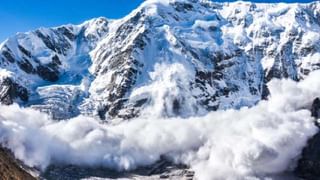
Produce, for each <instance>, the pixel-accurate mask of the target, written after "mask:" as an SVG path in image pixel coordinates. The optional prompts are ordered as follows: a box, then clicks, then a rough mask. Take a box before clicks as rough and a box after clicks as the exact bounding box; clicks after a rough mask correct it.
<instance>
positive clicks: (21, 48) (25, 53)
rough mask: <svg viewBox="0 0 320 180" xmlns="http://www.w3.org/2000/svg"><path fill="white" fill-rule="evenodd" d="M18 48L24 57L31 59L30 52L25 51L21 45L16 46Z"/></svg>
mask: <svg viewBox="0 0 320 180" xmlns="http://www.w3.org/2000/svg"><path fill="white" fill-rule="evenodd" d="M18 48H19V49H20V51H21V52H22V53H23V54H24V55H26V56H27V57H29V58H31V52H30V51H28V50H26V49H25V48H24V47H23V46H21V45H18Z"/></svg>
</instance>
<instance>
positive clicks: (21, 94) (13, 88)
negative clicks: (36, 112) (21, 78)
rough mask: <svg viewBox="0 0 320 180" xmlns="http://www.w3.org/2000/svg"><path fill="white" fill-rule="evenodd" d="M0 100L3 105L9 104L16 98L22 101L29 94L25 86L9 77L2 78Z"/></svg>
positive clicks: (26, 98) (27, 97) (25, 99)
mask: <svg viewBox="0 0 320 180" xmlns="http://www.w3.org/2000/svg"><path fill="white" fill-rule="evenodd" d="M0 92H1V94H0V102H1V103H2V104H5V105H10V104H12V103H13V101H14V100H15V99H16V98H20V99H21V100H22V101H25V102H26V101H28V99H29V95H28V91H27V89H26V88H25V87H22V86H20V85H19V84H17V83H15V82H14V81H13V80H12V79H11V78H4V79H3V80H2V81H0Z"/></svg>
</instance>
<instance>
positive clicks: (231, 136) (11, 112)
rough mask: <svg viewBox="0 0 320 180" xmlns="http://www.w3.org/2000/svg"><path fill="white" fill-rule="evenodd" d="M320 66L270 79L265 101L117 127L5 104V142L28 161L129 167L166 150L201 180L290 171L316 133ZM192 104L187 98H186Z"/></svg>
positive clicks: (0, 132) (1, 129) (0, 127)
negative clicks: (303, 74) (295, 76)
mask: <svg viewBox="0 0 320 180" xmlns="http://www.w3.org/2000/svg"><path fill="white" fill-rule="evenodd" d="M319 76H320V71H315V72H313V73H311V74H310V75H309V76H308V77H307V78H306V79H305V80H303V81H301V82H298V83H297V82H294V81H292V80H288V79H284V80H272V81H271V82H270V83H269V84H268V86H269V89H270V92H271V95H270V97H269V100H268V101H261V102H260V103H259V104H257V105H256V106H254V107H252V108H241V109H240V110H226V111H217V112H211V113H208V114H207V115H205V116H198V117H191V118H187V119H186V118H184V119H181V118H165V119H164V118H152V117H153V116H152V114H153V112H157V111H153V109H150V110H149V111H150V112H149V114H150V116H147V117H139V118H137V119H133V120H131V121H128V122H122V123H119V124H117V125H110V124H109V125H108V124H103V123H101V121H99V120H95V119H92V118H90V117H84V116H79V117H76V118H73V119H70V120H64V121H53V120H51V119H50V118H49V117H48V116H47V115H45V114H42V113H40V112H37V111H35V110H32V109H29V108H20V107H19V106H18V105H12V106H0V112H1V117H0V119H1V121H0V137H1V139H0V141H1V144H2V145H3V146H5V147H7V148H9V149H11V150H12V151H13V152H14V155H15V156H16V157H17V158H18V159H20V160H22V161H23V162H25V163H26V164H27V165H29V166H35V167H40V168H42V169H45V168H46V167H47V166H48V165H49V164H57V163H62V164H76V165H91V166H98V165H99V166H100V165H101V166H105V167H109V168H113V169H117V170H130V169H134V168H136V167H138V166H142V165H148V164H152V163H154V162H155V161H156V160H158V159H159V158H160V156H161V155H165V156H166V157H167V158H169V159H171V160H172V161H173V162H175V163H184V164H187V165H189V166H190V167H191V168H192V169H193V170H194V171H195V176H196V177H197V178H199V179H204V180H206V179H248V178H261V177H268V176H269V175H273V174H277V173H281V172H284V171H287V170H290V168H292V164H293V163H294V162H295V160H296V158H297V157H298V156H299V154H300V153H301V150H302V148H303V147H304V146H305V144H306V141H307V139H308V138H310V137H311V136H312V135H314V134H315V133H316V132H317V128H316V127H315V125H314V121H315V120H314V119H313V118H312V117H311V113H310V111H309V110H308V109H309V108H310V106H311V103H312V100H313V99H314V98H316V97H319V96H320V92H319V91H318V90H319V88H320V81H319V78H318V77H319ZM186 103H189V102H186Z"/></svg>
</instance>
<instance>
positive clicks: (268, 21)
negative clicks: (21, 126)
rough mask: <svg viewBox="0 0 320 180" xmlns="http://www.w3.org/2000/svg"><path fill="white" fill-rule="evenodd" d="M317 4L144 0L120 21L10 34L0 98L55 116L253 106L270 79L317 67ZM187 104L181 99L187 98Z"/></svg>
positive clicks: (2, 49) (2, 59) (0, 58)
mask: <svg viewBox="0 0 320 180" xmlns="http://www.w3.org/2000/svg"><path fill="white" fill-rule="evenodd" d="M319 32H320V3H319V2H314V3H309V4H283V3H279V4H260V3H250V2H234V3H213V2H210V1H198V0H184V1H182V0H174V1H173V0H161V1H160V0H148V1H146V2H144V3H143V4H142V5H141V6H140V7H138V8H137V9H136V10H134V11H133V12H132V13H130V14H129V15H128V16H126V17H124V18H122V19H118V20H108V19H105V18H97V19H93V20H90V21H86V22H84V23H83V24H80V25H64V26H60V27H55V28H40V29H38V30H35V31H31V32H27V33H18V34H17V35H16V36H14V37H11V38H9V39H7V40H6V41H5V42H3V43H2V44H1V46H0V67H1V70H0V92H1V95H0V101H1V102H2V103H3V104H12V103H14V102H16V103H19V104H20V105H22V106H26V107H33V108H35V109H40V110H41V111H43V112H47V113H49V114H51V115H52V116H53V117H54V118H55V119H66V118H71V117H74V116H77V115H79V114H84V115H89V116H94V117H98V118H100V119H113V118H115V117H117V118H121V119H129V118H132V117H136V116H138V115H147V114H148V108H150V107H152V108H153V109H155V110H156V111H153V114H156V115H157V116H159V117H163V116H164V117H173V116H182V117H189V116H193V115H196V114H205V113H206V112H208V111H214V110H218V109H229V108H236V109H237V108H241V107H243V106H253V105H255V104H256V103H257V102H259V101H260V100H261V99H265V98H267V96H268V88H267V86H266V83H267V82H268V81H269V80H271V79H272V78H290V79H293V80H296V81H299V80H301V79H303V78H304V77H306V76H307V75H308V74H309V73H310V72H311V71H313V70H316V69H319V67H320V46H319V44H320V43H319V42H320V35H319ZM186 102H188V103H186Z"/></svg>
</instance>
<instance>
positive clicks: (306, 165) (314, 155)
mask: <svg viewBox="0 0 320 180" xmlns="http://www.w3.org/2000/svg"><path fill="white" fill-rule="evenodd" d="M311 112H312V116H313V117H314V118H316V119H317V118H319V115H320V99H319V98H316V99H315V100H314V101H313V104H312V107H311ZM316 125H317V126H318V127H319V124H318V123H316ZM295 173H296V174H297V175H298V176H299V177H302V178H305V179H308V180H318V179H319V177H320V133H319V132H318V133H317V134H316V135H315V136H313V137H312V138H311V139H309V141H308V143H307V146H306V147H305V148H304V149H303V151H302V155H301V157H300V159H299V161H298V165H297V167H296V169H295Z"/></svg>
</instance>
